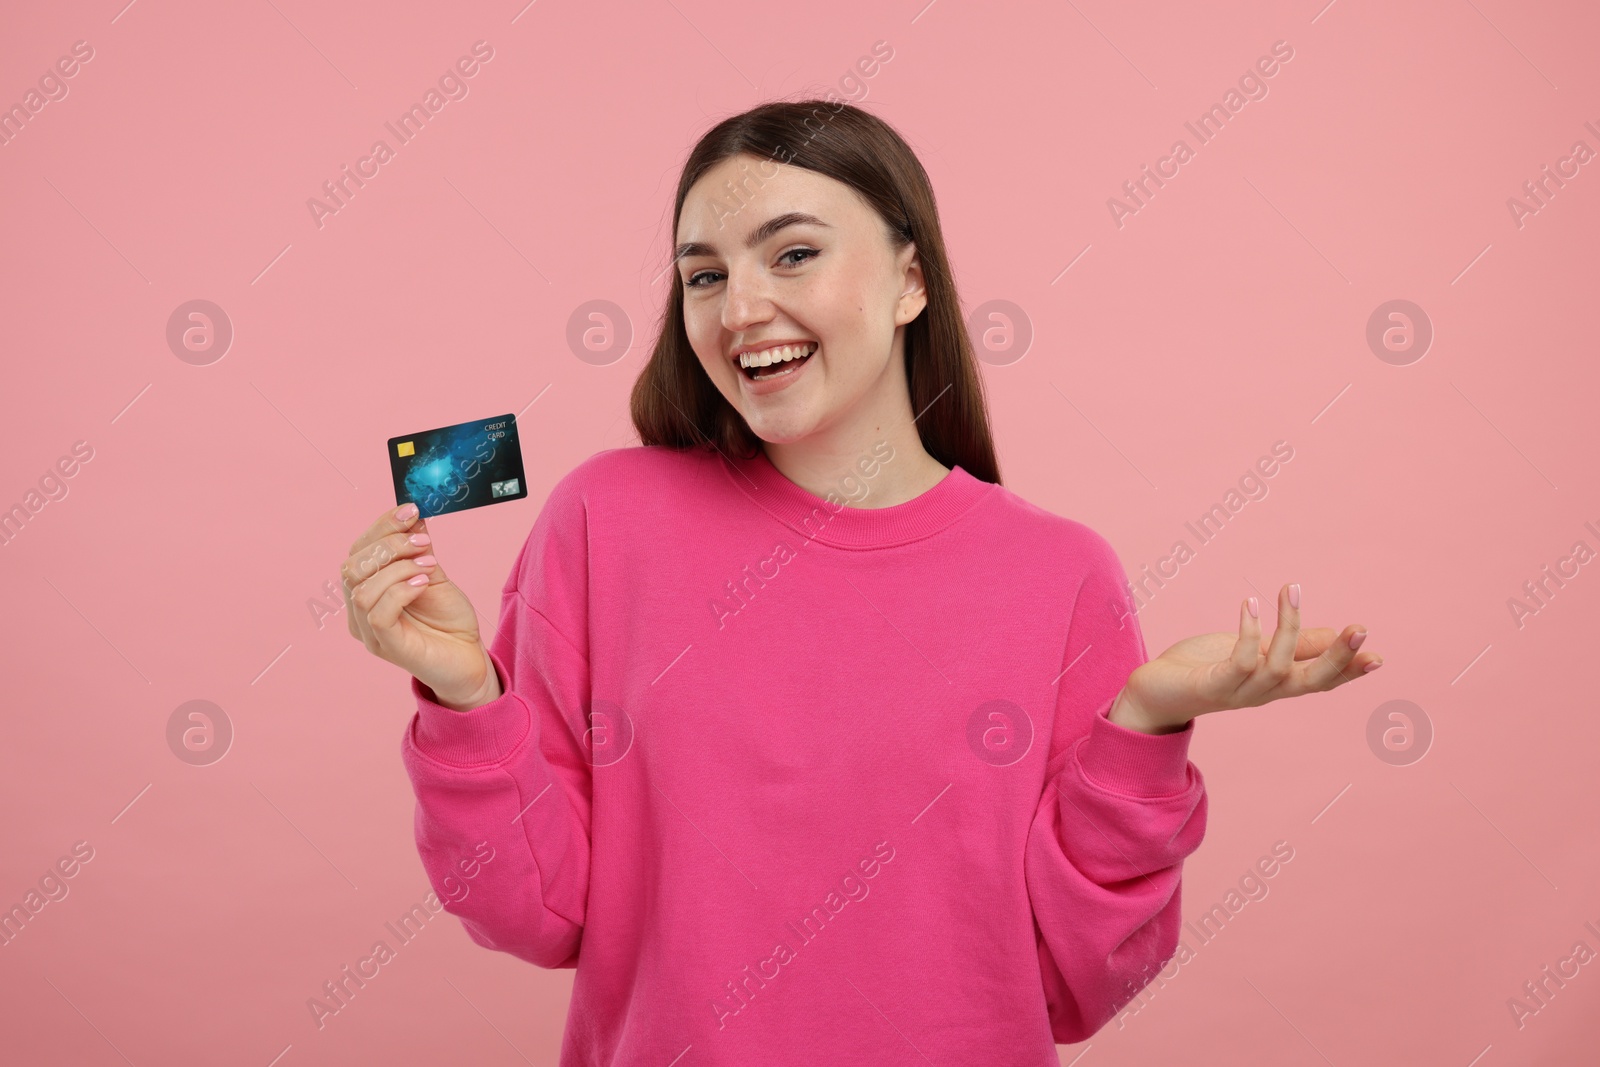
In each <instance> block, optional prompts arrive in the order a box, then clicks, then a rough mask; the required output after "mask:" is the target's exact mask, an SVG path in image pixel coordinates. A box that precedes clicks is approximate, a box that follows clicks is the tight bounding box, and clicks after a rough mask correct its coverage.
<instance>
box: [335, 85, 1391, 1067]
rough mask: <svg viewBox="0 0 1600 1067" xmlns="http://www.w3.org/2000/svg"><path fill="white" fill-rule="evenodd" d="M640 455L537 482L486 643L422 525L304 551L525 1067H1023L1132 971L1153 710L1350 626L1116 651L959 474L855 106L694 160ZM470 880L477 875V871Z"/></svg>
mask: <svg viewBox="0 0 1600 1067" xmlns="http://www.w3.org/2000/svg"><path fill="white" fill-rule="evenodd" d="M674 228H675V233H676V238H675V239H676V241H677V247H676V251H675V255H674V266H675V268H676V270H677V279H676V283H675V284H674V287H673V292H672V296H671V297H670V299H669V301H668V305H667V308H666V312H665V315H664V317H663V321H662V327H661V332H660V336H659V338H658V340H657V342H656V346H655V350H654V352H653V354H652V356H651V358H650V361H649V363H648V364H647V365H646V367H645V369H644V371H643V372H642V374H641V375H640V378H639V380H638V382H637V383H636V385H635V388H634V392H633V397H632V415H633V421H634V426H635V427H636V429H637V430H638V433H639V437H640V440H641V441H642V443H643V445H644V447H640V448H619V449H610V450H607V451H603V452H600V453H598V454H596V455H594V456H592V457H591V458H590V459H588V460H586V461H585V462H583V463H582V464H580V465H579V466H578V467H577V468H576V469H575V470H573V471H572V472H571V473H569V474H568V475H566V476H565V477H564V478H562V479H561V480H560V481H559V482H558V483H557V484H556V486H555V487H554V489H553V490H552V491H551V493H550V495H549V497H548V499H547V500H546V502H545V504H544V506H543V508H542V510H541V512H540V514H539V516H538V518H537V520H536V521H535V523H534V526H533V530H532V532H531V534H530V535H529V537H528V540H527V542H526V544H525V545H524V546H523V548H522V551H521V553H520V554H519V555H518V557H517V560H516V562H515V564H514V566H513V567H512V571H511V574H510V577H509V578H508V579H507V581H506V583H505V586H504V588H503V589H502V599H501V609H500V610H501V615H500V627H499V630H498V632H497V634H496V637H495V641H494V644H493V647H492V648H485V647H484V645H483V643H482V641H481V639H480V637H479V633H478V627H477V622H476V617H475V614H474V611H473V608H472V606H471V604H470V603H469V602H468V600H467V598H466V596H465V595H464V594H463V593H462V592H461V590H460V589H459V588H457V587H456V586H455V585H454V584H452V583H451V582H450V580H449V579H448V578H447V577H446V576H445V573H444V571H443V569H442V567H441V566H440V565H439V562H438V559H437V556H436V549H437V546H435V545H433V543H432V542H431V541H430V540H429V534H428V532H427V523H426V521H425V520H422V519H418V518H417V517H416V515H415V507H414V506H408V507H405V508H401V509H399V510H398V511H395V512H386V513H385V514H384V515H382V516H380V517H379V519H378V520H377V521H376V522H375V523H374V524H373V526H372V527H371V529H369V530H368V531H367V532H366V533H365V534H363V535H362V537H361V539H360V540H359V541H357V542H356V544H355V545H354V546H352V548H351V551H350V554H349V559H348V560H347V561H346V563H345V565H344V573H345V576H346V583H345V584H346V588H347V590H348V596H349V598H350V600H351V601H352V602H353V610H351V611H350V612H349V618H350V622H351V631H352V633H353V634H355V636H357V637H358V638H359V639H360V640H361V641H362V642H363V644H365V645H366V646H367V648H368V649H369V650H370V651H372V652H373V653H374V654H376V655H378V656H380V657H382V658H383V659H385V660H388V661H389V662H392V663H395V664H397V665H398V666H400V667H402V668H404V669H405V670H406V671H408V672H410V674H411V675H412V681H411V686H412V695H413V696H414V697H415V699H416V703H417V712H416V715H415V716H414V717H413V719H412V720H411V722H410V724H409V727H408V729H407V732H406V735H405V739H404V745H403V755H404V760H405V766H406V769H407V771H408V773H409V774H410V777H411V780H412V783H413V786H414V788H415V791H416V796H417V802H418V803H417V814H416V826H415V830H416V840H417V846H418V849H419V851H420V853H421V857H422V860H423V864H424V866H425V868H426V869H427V872H428V875H429V878H430V880H431V882H432V884H433V886H434V888H435V890H436V891H437V892H438V894H439V895H440V897H441V898H444V900H445V904H444V906H445V908H446V909H447V910H449V911H450V912H451V913H452V914H455V915H457V916H458V917H459V918H460V919H461V921H462V923H463V925H464V926H465V928H466V930H467V932H468V934H469V935H470V936H471V937H472V939H473V940H474V941H476V942H477V943H479V944H481V945H484V946H486V947H489V948H494V949H498V950H501V951H504V952H509V953H512V954H514V955H516V956H518V957H520V958H522V959H525V960H528V961H530V962H532V963H535V964H537V965H539V966H542V967H551V968H554V967H575V968H576V969H577V973H576V975H575V977H574V984H573V993H572V1002H571V1008H570V1011H569V1015H568V1020H567V1028H566V1032H565V1036H564V1040H563V1045H562V1052H561V1063H562V1064H563V1065H564V1067H577V1065H580V1064H581V1065H600V1064H608V1065H609V1064H627V1065H633V1064H651V1065H665V1064H669V1063H674V1062H676V1063H681V1064H685V1065H687V1064H691V1063H693V1064H749V1063H757V1062H759V1063H764V1064H773V1063H789V1062H793V1063H806V1064H815V1063H832V1064H837V1063H873V1064H889V1063H907V1064H909V1063H914V1062H916V1063H926V1062H938V1063H952V1064H954V1063H996V1064H1007V1065H1016V1064H1038V1065H1040V1067H1046V1065H1050V1067H1053V1065H1054V1064H1056V1063H1057V1062H1058V1061H1057V1058H1056V1054H1055V1049H1054V1044H1055V1042H1074V1041H1080V1040H1082V1039H1084V1038H1086V1037H1088V1036H1089V1035H1091V1034H1093V1033H1094V1032H1096V1031H1097V1030H1098V1029H1099V1028H1100V1027H1102V1026H1104V1025H1105V1024H1106V1022H1107V1021H1109V1020H1110V1019H1111V1018H1112V1017H1114V1015H1115V1014H1116V1012H1117V1011H1118V1009H1119V1008H1120V1007H1121V1006H1122V1005H1124V1004H1126V1003H1127V1001H1128V1000H1130V999H1131V998H1132V997H1133V996H1134V994H1135V993H1137V992H1138V990H1139V989H1140V988H1142V987H1143V986H1144V985H1145V984H1146V983H1148V982H1149V981H1150V979H1151V978H1152V977H1153V976H1154V974H1155V972H1156V971H1157V970H1158V969H1159V968H1160V967H1161V966H1162V964H1164V963H1165V962H1166V961H1167V960H1168V959H1169V958H1170V957H1171V956H1172V955H1173V953H1174V952H1175V950H1176V947H1177V940H1178V926H1179V922H1180V903H1179V899H1180V898H1179V887H1180V875H1181V869H1182V862H1183V860H1184V858H1185V857H1186V856H1188V855H1189V854H1190V853H1192V852H1193V851H1194V850H1195V849H1196V848H1197V847H1198V846H1199V844H1200V841H1201V838H1202V836H1203V835H1204V831H1205V816H1206V795H1205V787H1204V782H1203V780H1202V778H1201V776H1200V772H1199V771H1198V770H1197V769H1195V767H1194V765H1193V764H1191V763H1190V762H1189V761H1188V758H1187V753H1188V746H1189V740H1190V737H1191V736H1192V734H1193V727H1192V725H1190V724H1191V723H1192V721H1193V720H1194V719H1195V718H1196V717H1197V716H1200V715H1204V714H1207V713H1209V712H1214V711H1219V710H1222V709H1224V708H1237V707H1250V706H1255V705H1259V704H1264V703H1266V702H1268V701H1270V700H1276V699H1281V698H1284V697H1291V696H1297V695H1299V694H1302V693H1309V692H1319V691H1323V690H1328V689H1332V688H1334V687H1335V686H1337V685H1340V684H1342V683H1344V682H1346V681H1349V680H1350V679H1352V678H1355V677H1358V676H1359V675H1360V674H1361V673H1362V672H1363V671H1364V670H1366V669H1370V668H1371V667H1375V666H1377V664H1378V663H1379V662H1380V661H1379V660H1378V658H1377V657H1376V656H1374V655H1373V654H1372V652H1371V650H1368V651H1366V652H1364V653H1361V654H1360V655H1358V654H1357V652H1356V649H1357V648H1358V647H1359V645H1360V643H1361V639H1362V638H1363V637H1365V631H1364V630H1362V629H1361V628H1359V627H1356V626H1351V627H1347V628H1346V629H1345V630H1344V631H1343V632H1341V633H1338V634H1336V633H1335V632H1334V631H1333V630H1331V629H1303V628H1302V627H1301V625H1300V612H1299V602H1298V598H1299V591H1298V587H1297V586H1294V585H1290V586H1286V587H1285V588H1284V589H1283V590H1282V592H1281V593H1280V595H1279V598H1278V622H1277V627H1276V630H1275V633H1274V635H1273V637H1272V640H1271V642H1270V643H1265V642H1264V641H1263V639H1262V635H1261V623H1260V620H1259V618H1258V615H1259V609H1258V605H1257V604H1256V602H1255V598H1253V597H1252V598H1251V599H1250V600H1249V601H1247V602H1245V603H1244V604H1242V605H1241V606H1240V609H1239V624H1238V631H1237V633H1215V634H1206V635H1202V636H1199V637H1192V638H1189V639H1188V640H1185V641H1181V642H1179V643H1178V644H1176V645H1174V646H1173V647H1172V648H1170V649H1168V650H1167V651H1166V652H1165V653H1163V654H1162V655H1161V656H1160V657H1158V658H1157V659H1155V660H1149V659H1148V656H1147V653H1146V650H1145V647H1144V641H1143V638H1142V636H1141V633H1140V629H1139V624H1138V620H1137V617H1136V616H1135V614H1134V613H1133V610H1132V605H1131V601H1130V597H1129V595H1128V594H1129V588H1128V585H1127V582H1126V578H1125V576H1124V572H1123V569H1122V567H1121V565H1120V563H1119V562H1118V560H1117V556H1116V554H1115V553H1114V552H1113V551H1112V549H1111V547H1110V545H1109V544H1107V542H1106V541H1105V540H1104V539H1103V538H1101V537H1100V536H1099V535H1098V534H1096V533H1095V532H1094V531H1092V530H1090V529H1089V528H1088V527H1086V526H1084V525H1082V524H1080V523H1077V522H1074V521H1072V520H1069V519H1065V518H1062V517H1059V516H1056V515H1052V514H1050V513H1048V512H1046V511H1043V510H1042V509H1040V508H1037V507H1035V506H1033V505H1032V504H1029V503H1027V502H1026V501H1024V500H1022V499H1021V498H1019V497H1017V496H1015V495H1014V494H1012V493H1011V492H1010V491H1009V490H1007V489H1005V488H1003V487H1002V486H1001V485H1000V484H999V473H998V469H997V466H996V462H995V456H994V450H993V446H992V444H991V440H990V434H989V426H988V418H987V414H986V411H985V407H984V401H983V395H982V391H981V385H980V380H979V377H978V375H977V373H976V370H975V366H974V363H973V358H972V351H971V347H970V344H969V341H968V338H967V336H966V333H965V330H964V327H963V323H962V320H961V312H960V305H959V301H958V299H957V295H956V290H955V284H954V281H953V276H952V273H951V270H950V266H949V263H948V261H947V259H946V256H945V250H944V243H943V239H942V237H941V234H940V229H939V220H938V215H937V211H936V209H935V205H934V199H933V193H932V191H931V189H930V187H929V185H928V180H927V176H926V174H925V173H924V171H923V169H922V167H921V165H920V164H919V163H918V161H917V160H916V157H915V156H914V155H913V153H912V152H911V150H910V149H909V148H908V147H907V146H906V144H905V142H904V141H903V140H902V139H901V138H900V137H899V136H898V135H897V134H896V133H895V132H894V131H893V130H892V129H891V128H890V127H888V126H887V125H885V124H884V123H883V122H881V121H880V120H878V119H876V118H874V117H873V116H871V115H870V114H868V113H866V112H864V111H861V110H859V109H857V108H855V107H852V106H849V105H844V104H839V105H834V104H831V103H824V102H822V101H808V102H803V103H773V104H766V105H762V106H760V107H757V108H755V109H753V110H751V111H749V112H747V113H745V114H742V115H737V116H735V117H733V118H730V119H728V120H726V121H724V122H722V123H721V124H719V125H718V126H716V127H715V128H713V129H712V130H710V131H709V132H708V133H707V134H706V135H705V136H704V137H703V138H702V139H701V141H700V142H699V143H698V144H697V145H696V147H695V149H694V151H693V153H692V154H691V155H690V157H689V159H688V161H687V163H686V164H685V167H684V171H683V174H682V176H681V179H680V181H679V184H678V192H677V204H676V208H675V212H674ZM484 857H489V858H488V859H487V860H485V859H484Z"/></svg>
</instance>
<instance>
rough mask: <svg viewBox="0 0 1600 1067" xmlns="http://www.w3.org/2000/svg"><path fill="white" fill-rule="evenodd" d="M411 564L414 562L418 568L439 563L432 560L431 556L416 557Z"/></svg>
mask: <svg viewBox="0 0 1600 1067" xmlns="http://www.w3.org/2000/svg"><path fill="white" fill-rule="evenodd" d="M412 562H414V563H415V564H416V565H417V566H419V567H431V566H433V565H434V564H435V563H438V562H439V561H438V560H436V559H434V558H433V557H432V556H418V557H417V558H416V559H415V560H413V561H412Z"/></svg>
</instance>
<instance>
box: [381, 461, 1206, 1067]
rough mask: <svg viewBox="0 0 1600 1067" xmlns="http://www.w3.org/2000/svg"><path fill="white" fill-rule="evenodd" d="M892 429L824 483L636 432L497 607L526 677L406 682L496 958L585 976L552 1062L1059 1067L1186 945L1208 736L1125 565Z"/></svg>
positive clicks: (1072, 526) (460, 906) (424, 771)
mask: <svg viewBox="0 0 1600 1067" xmlns="http://www.w3.org/2000/svg"><path fill="white" fill-rule="evenodd" d="M885 462H888V463H892V462H894V459H893V456H892V453H891V452H890V450H889V449H888V446H887V445H880V446H879V451H878V452H877V453H876V454H873V455H867V456H863V457H862V460H861V462H860V464H859V470H860V471H861V474H860V476H859V477H854V478H850V479H846V481H845V482H843V483H842V484H841V485H840V488H839V492H838V494H837V495H835V494H830V496H829V498H827V499H825V498H822V497H818V496H815V495H813V494H812V493H810V492H808V491H807V490H805V489H802V488H801V487H799V486H798V485H796V484H795V483H793V482H791V481H789V480H788V479H787V478H785V477H784V476H783V475H782V474H781V473H779V472H778V470H777V468H775V467H774V466H773V465H772V463H771V462H770V461H769V460H768V459H767V458H766V456H765V455H764V454H763V455H759V456H757V457H756V458H755V459H753V460H749V461H737V462H736V461H732V460H728V459H725V458H724V457H723V456H722V455H721V454H720V453H716V452H701V451H683V452H679V451H673V450H671V449H668V448H664V447H633V448H617V449H610V450H607V451H603V452H600V453H597V454H596V455H594V456H592V457H591V458H589V459H588V460H585V461H584V462H583V463H581V464H579V465H578V466H577V467H576V468H575V469H574V470H573V471H572V472H571V473H569V474H568V475H566V476H565V477H564V478H562V479H561V480H560V481H559V482H558V483H557V484H556V485H555V487H554V488H553V489H552V490H551V492H550V495H549V497H548V499H547V500H546V501H545V504H544V507H543V509H542V510H541V511H540V513H539V516H538V518H537V520H536V521H535V522H534V525H533V529H532V532H531V533H530V535H529V537H528V540H527V542H526V544H525V545H524V546H523V548H522V550H521V552H520V554H519V555H518V557H517V560H516V563H515V564H514V565H513V567H512V568H511V574H510V577H509V578H508V579H507V580H506V583H505V586H504V588H503V590H502V593H501V604H500V624H499V629H498V631H497V632H496V633H495V635H494V639H493V641H492V643H491V645H490V658H491V659H492V660H493V661H494V665H495V668H496V670H497V671H498V672H499V675H500V684H501V686H502V687H503V689H504V694H503V695H502V696H501V697H500V698H498V699H497V700H494V701H493V702H491V703H488V704H485V705H483V706H481V707H477V708H474V709H472V710H470V711H467V712H456V711H452V710H450V709H448V708H444V707H441V706H440V705H438V704H436V703H435V702H434V701H433V699H432V697H433V693H432V692H431V691H430V690H429V689H427V688H426V687H425V686H423V685H422V684H421V683H420V682H418V681H417V680H416V679H415V678H413V679H412V682H411V686H412V693H413V695H414V696H415V698H416V701H417V713H416V715H415V717H413V718H412V720H411V722H410V724H409V726H408V728H407V730H406V735H405V738H404V742H403V757H404V761H405V767H406V771H407V773H408V774H409V775H410V778H411V781H412V785H413V787H414V789H415V791H416V796H417V808H416V825H415V830H416V840H417V848H418V850H419V852H420V854H421V858H422V863H423V866H424V867H425V868H426V870H427V873H428V878H429V880H430V882H431V883H432V885H433V887H434V889H435V891H436V892H437V893H438V895H439V898H440V900H441V901H443V902H444V907H445V909H446V910H447V911H449V912H451V913H452V914H454V915H456V916H458V917H459V918H460V919H461V922H462V925H463V926H464V927H465V928H466V931H467V933H468V934H469V935H470V936H471V938H472V939H473V940H474V941H475V942H477V943H478V944H480V945H483V946H484V947H486V948H491V949H497V950H499V951H502V952H509V953H511V954H512V955H514V956H517V957H518V958H520V959H524V960H527V961H529V962H530V963H534V964H537V965H538V966H540V967H552V968H554V967H575V968H576V969H577V973H576V975H575V976H574V980H573V989H572V1001H571V1005H570V1009H569V1012H568V1016H567V1023H566V1031H565V1036H564V1039H563V1042H562V1048H561V1060H560V1062H561V1065H562V1067H601V1065H608V1067H609V1065H615V1067H666V1065H668V1064H678V1065H681V1067H689V1065H690V1064H694V1065H722V1064H727V1065H741V1067H743V1065H750V1064H757V1063H759V1064H763V1065H777V1064H805V1065H807V1067H810V1065H815V1064H874V1065H895V1064H907V1065H911V1064H917V1065H919V1067H925V1065H926V1064H928V1063H930V1062H931V1063H938V1064H977V1063H982V1064H994V1065H999V1067H1057V1064H1058V1063H1059V1061H1058V1059H1057V1056H1056V1051H1055V1044H1056V1042H1075V1041H1081V1040H1083V1039H1084V1038H1087V1037H1088V1036H1089V1035H1091V1034H1093V1033H1095V1031H1097V1030H1098V1029H1100V1028H1101V1027H1102V1026H1104V1025H1105V1024H1106V1023H1107V1022H1108V1021H1110V1020H1111V1019H1112V1018H1113V1017H1114V1016H1115V1014H1116V1013H1117V1011H1118V1010H1119V1009H1120V1008H1121V1007H1122V1006H1123V1005H1124V1004H1126V1003H1127V1002H1128V1001H1129V1000H1130V999H1132V997H1133V996H1134V994H1135V993H1137V992H1138V990H1139V989H1141V988H1142V987H1143V986H1144V985H1145V984H1147V983H1148V982H1149V981H1150V980H1151V979H1152V978H1153V977H1154V975H1155V972H1156V971H1157V970H1159V969H1160V967H1161V966H1162V965H1163V964H1164V963H1165V961H1167V960H1168V959H1169V958H1170V957H1171V956H1172V955H1173V954H1174V953H1175V952H1176V950H1177V945H1178V926H1179V921H1180V915H1179V887H1180V884H1181V883H1180V878H1181V873H1182V864H1183V860H1184V858H1185V857H1186V856H1188V855H1189V854H1190V853H1192V852H1193V851H1194V850H1195V849H1196V848H1198V847H1199V845H1200V841H1201V838H1202V837H1203V836H1204V833H1205V822H1206V794H1205V785H1204V781H1203V780H1202V778H1201V776H1200V772H1199V771H1198V770H1197V769H1196V768H1195V766H1194V765H1193V764H1192V763H1190V762H1189V759H1188V749H1189V740H1190V738H1191V737H1192V736H1193V732H1194V726H1193V724H1192V723H1191V724H1189V725H1188V726H1187V727H1185V729H1184V730H1183V731H1181V732H1178V733H1173V734H1164V735H1153V734H1145V733H1141V732H1139V731H1135V730H1130V729H1127V728H1125V727H1122V726H1119V725H1116V724H1114V723H1112V722H1111V721H1110V720H1109V719H1107V718H1106V713H1107V712H1108V711H1109V709H1110V705H1111V702H1112V699H1113V698H1114V697H1115V696H1116V695H1117V693H1118V691H1120V690H1121V688H1122V686H1123V684H1124V682H1126V680H1127V678H1128V675H1129V674H1130V673H1131V672H1132V671H1133V669H1134V668H1135V667H1136V666H1138V665H1139V664H1140V663H1143V662H1144V661H1145V660H1146V659H1147V658H1148V657H1147V654H1146V651H1145V647H1144V640H1143V637H1142V636H1141V634H1140V630H1139V624H1138V620H1137V617H1136V616H1135V615H1134V614H1133V613H1132V611H1131V608H1130V603H1129V597H1128V594H1127V587H1126V584H1125V578H1124V572H1123V569H1122V566H1121V564H1120V563H1119V562H1118V560H1117V556H1116V554H1115V553H1114V552H1113V551H1112V549H1111V546H1110V545H1109V544H1108V543H1107V542H1106V541H1105V540H1104V539H1103V538H1102V537H1100V535H1099V534H1097V533H1095V532H1094V531H1093V530H1091V529H1089V528H1088V527H1087V526H1084V525H1082V524H1081V523H1078V522H1074V521H1072V520H1070V519H1065V518H1061V517H1059V516H1056V515H1053V514H1051V513H1049V512H1047V511H1044V510H1042V509H1040V508H1038V507H1035V506H1034V505H1032V504H1030V503H1028V502H1027V501H1025V500H1023V499H1021V498H1020V497H1018V496H1016V495H1014V494H1013V493H1012V492H1011V491H1010V490H1008V489H1006V488H1004V487H1002V486H997V485H994V484H992V483H989V482H983V481H979V480H978V479H976V478H974V477H973V476H972V475H970V474H968V473H967V472H966V471H964V470H962V469H961V468H960V467H956V468H954V469H952V470H951V471H950V473H949V474H948V475H947V476H946V477H945V478H944V479H943V480H942V481H940V482H939V484H938V485H936V486H934V487H933V488H932V489H929V490H927V491H926V492H924V493H923V494H922V495H921V496H918V497H916V498H915V499H913V500H910V501H907V502H905V503H902V504H898V505H895V506H893V507H886V508H860V507H851V506H848V501H849V500H856V501H858V502H859V501H860V500H861V498H862V493H863V491H864V490H865V491H870V489H871V487H872V478H873V477H875V476H877V475H878V474H879V473H880V471H881V464H882V463H885Z"/></svg>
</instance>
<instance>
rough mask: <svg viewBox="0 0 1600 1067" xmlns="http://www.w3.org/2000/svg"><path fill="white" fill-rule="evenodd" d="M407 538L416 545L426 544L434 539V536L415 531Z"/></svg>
mask: <svg viewBox="0 0 1600 1067" xmlns="http://www.w3.org/2000/svg"><path fill="white" fill-rule="evenodd" d="M406 540H407V541H410V542H411V543H412V544H414V545H425V544H427V543H428V542H429V541H432V540H433V538H431V537H429V536H428V535H427V534H425V533H414V534H412V535H411V536H410V537H408V538H406Z"/></svg>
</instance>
